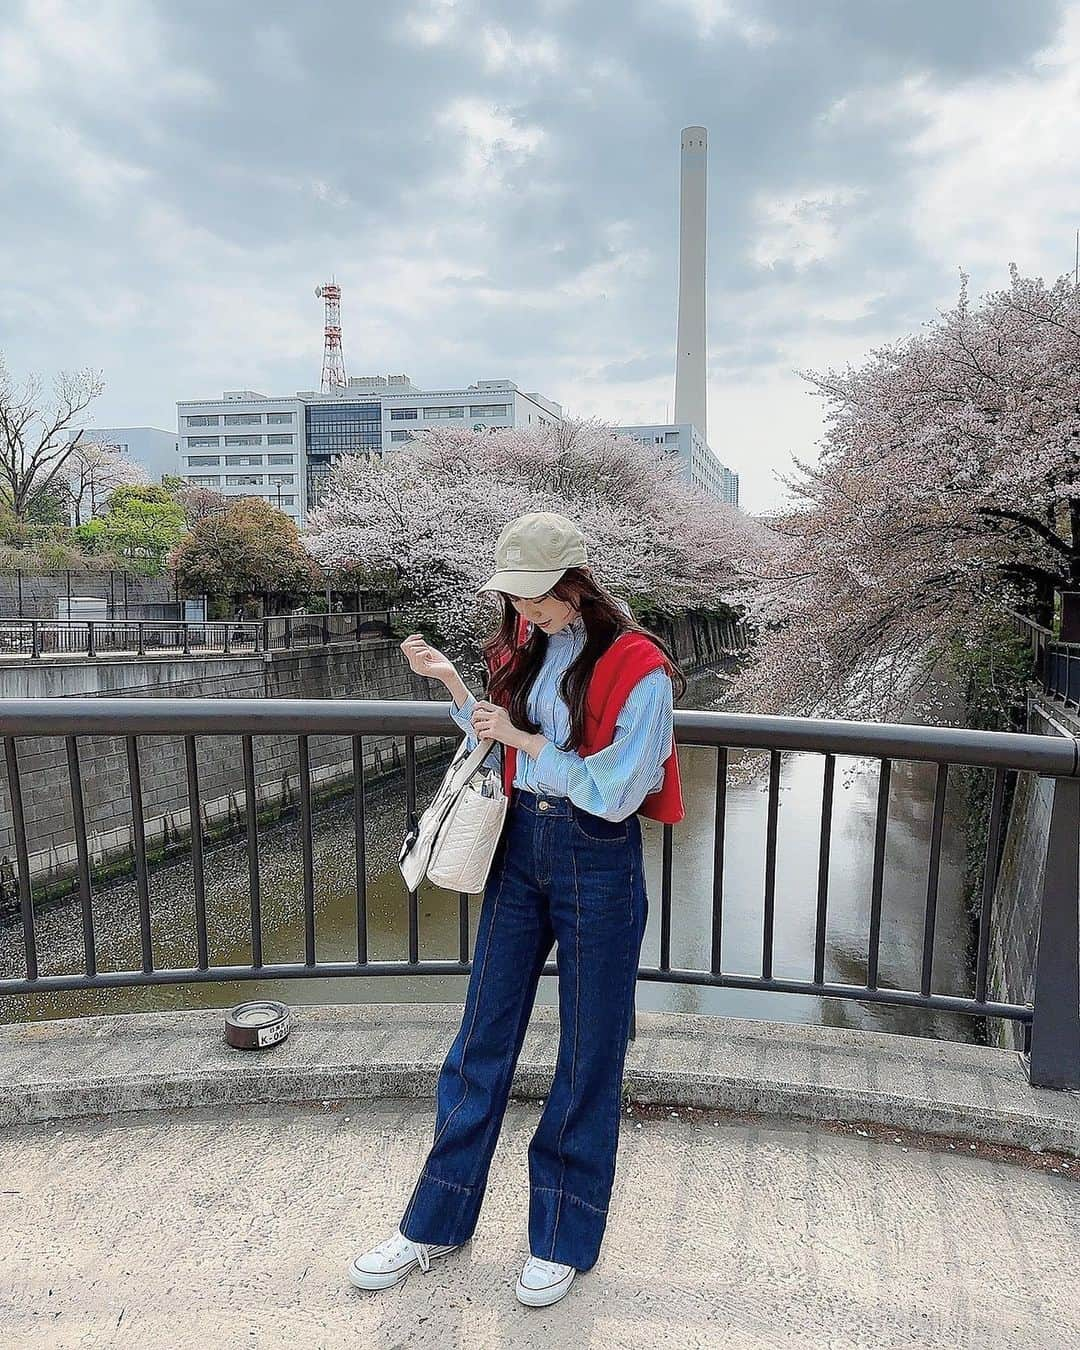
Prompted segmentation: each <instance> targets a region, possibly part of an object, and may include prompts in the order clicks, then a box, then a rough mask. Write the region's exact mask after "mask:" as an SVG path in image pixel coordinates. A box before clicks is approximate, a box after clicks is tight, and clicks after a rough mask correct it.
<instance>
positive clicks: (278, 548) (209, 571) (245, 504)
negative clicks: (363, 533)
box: [172, 497, 321, 604]
mask: <svg viewBox="0 0 1080 1350" xmlns="http://www.w3.org/2000/svg"><path fill="white" fill-rule="evenodd" d="M172 563H173V565H174V566H175V568H176V572H177V578H178V580H179V582H180V585H181V586H182V587H184V588H185V589H186V590H188V591H189V592H201V593H203V594H205V595H209V596H213V597H216V598H218V599H226V598H229V599H232V600H233V601H238V602H241V603H242V602H244V601H247V600H251V599H253V598H254V597H256V596H259V595H262V594H264V593H272V594H274V595H275V596H276V597H277V599H278V601H279V602H283V603H285V604H290V603H295V601H297V600H299V599H301V598H303V597H304V596H306V595H307V594H308V593H309V592H310V591H311V590H313V589H315V588H316V587H318V586H319V585H320V584H321V574H320V572H319V569H318V567H317V565H316V564H315V562H314V560H313V559H312V557H311V555H310V554H309V553H308V552H307V550H306V549H305V548H304V546H303V544H301V542H300V535H299V532H298V531H297V528H296V525H295V523H294V522H293V521H292V520H291V519H290V518H289V517H288V516H287V515H285V513H284V512H283V511H279V510H277V508H276V507H274V506H271V505H270V503H269V502H266V501H263V500H262V498H260V497H242V498H240V499H239V500H238V501H235V502H232V503H230V505H229V506H228V507H227V509H226V510H225V511H223V512H221V513H220V514H215V515H209V516H206V517H205V518H204V519H202V520H200V521H199V522H198V523H197V524H196V525H195V526H194V528H193V529H192V530H191V532H190V533H189V534H188V535H187V537H186V538H185V539H184V541H183V542H182V543H181V544H180V546H179V547H178V548H177V549H176V551H175V553H174V554H173V557H172Z"/></svg>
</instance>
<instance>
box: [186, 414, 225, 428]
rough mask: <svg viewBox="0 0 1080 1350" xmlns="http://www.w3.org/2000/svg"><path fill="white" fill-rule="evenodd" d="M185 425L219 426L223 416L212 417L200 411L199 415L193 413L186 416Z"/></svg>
mask: <svg viewBox="0 0 1080 1350" xmlns="http://www.w3.org/2000/svg"><path fill="white" fill-rule="evenodd" d="M184 425H185V426H189V427H219V426H221V418H220V417H218V416H216V415H214V416H212V417H211V416H208V415H206V414H204V413H199V414H197V415H192V416H191V417H185V418H184Z"/></svg>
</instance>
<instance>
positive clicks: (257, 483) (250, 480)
mask: <svg viewBox="0 0 1080 1350" xmlns="http://www.w3.org/2000/svg"><path fill="white" fill-rule="evenodd" d="M225 484H226V486H227V487H261V486H262V474H261V473H229V474H226V475H225Z"/></svg>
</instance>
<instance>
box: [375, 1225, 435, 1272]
mask: <svg viewBox="0 0 1080 1350" xmlns="http://www.w3.org/2000/svg"><path fill="white" fill-rule="evenodd" d="M381 1250H382V1251H384V1252H385V1253H386V1255H387V1256H389V1257H396V1256H411V1257H412V1258H413V1260H414V1261H416V1262H417V1264H418V1265H419V1267H420V1269H421V1270H425V1271H427V1270H430V1269H431V1257H430V1256H429V1255H428V1249H427V1248H426V1247H425V1246H424V1244H423V1243H422V1242H413V1240H412V1239H411V1238H407V1237H406V1236H405V1234H404V1233H399V1234H398V1235H397V1236H396V1237H392V1238H390V1239H388V1240H387V1241H386V1242H384V1243H383V1244H382V1247H381Z"/></svg>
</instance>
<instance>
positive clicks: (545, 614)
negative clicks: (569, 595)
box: [509, 591, 581, 634]
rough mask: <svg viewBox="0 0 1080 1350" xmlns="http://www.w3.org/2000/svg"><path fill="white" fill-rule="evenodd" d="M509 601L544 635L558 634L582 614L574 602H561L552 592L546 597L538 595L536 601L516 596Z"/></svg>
mask: <svg viewBox="0 0 1080 1350" xmlns="http://www.w3.org/2000/svg"><path fill="white" fill-rule="evenodd" d="M509 599H510V603H511V604H512V605H513V606H514V608H515V609H516V610H517V612H518V613H519V614H521V615H523V616H524V617H525V618H526V619H527V620H528V622H529V623H531V624H534V625H535V626H536V627H537V628H539V629H540V631H541V632H542V633H549V634H550V633H558V632H559V631H560V629H563V628H565V627H566V625H567V624H568V623H570V622H571V621H572V620H574V619H576V618H577V616H578V614H579V613H580V612H581V611H580V610H579V609H578V607H577V606H576V605H575V604H574V603H573V601H570V600H559V599H558V598H557V597H556V596H555V595H553V594H552V592H551V591H548V592H547V594H546V595H538V596H537V597H536V599H535V600H526V599H522V598H520V597H518V596H516V595H511V596H510V597H509Z"/></svg>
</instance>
